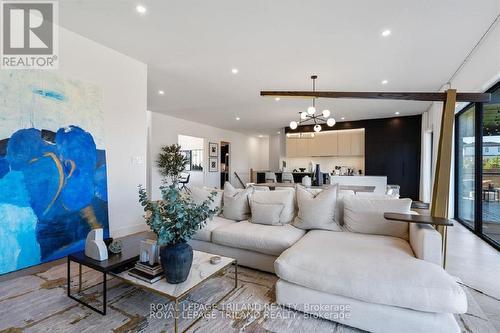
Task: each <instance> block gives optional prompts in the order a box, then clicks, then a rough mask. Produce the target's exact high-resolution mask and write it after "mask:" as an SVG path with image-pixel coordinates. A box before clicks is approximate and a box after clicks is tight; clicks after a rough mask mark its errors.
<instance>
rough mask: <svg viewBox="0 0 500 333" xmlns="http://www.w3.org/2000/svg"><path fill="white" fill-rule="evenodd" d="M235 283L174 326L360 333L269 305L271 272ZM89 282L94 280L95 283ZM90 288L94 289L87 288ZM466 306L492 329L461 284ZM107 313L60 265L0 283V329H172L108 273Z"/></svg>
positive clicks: (468, 318) (249, 273)
mask: <svg viewBox="0 0 500 333" xmlns="http://www.w3.org/2000/svg"><path fill="white" fill-rule="evenodd" d="M238 271H239V279H238V283H239V286H238V288H237V289H236V290H235V291H234V292H233V293H232V294H231V295H229V296H228V297H227V298H226V299H225V300H224V301H223V302H221V303H220V304H219V305H218V306H217V307H215V308H209V307H208V305H209V304H212V303H214V302H215V301H216V300H218V299H219V298H220V297H221V296H222V295H223V294H224V293H225V292H226V291H229V290H230V289H231V288H232V287H233V285H234V280H233V276H234V275H233V274H231V272H227V274H221V275H219V276H217V277H215V278H212V279H210V280H208V281H207V282H206V283H204V284H203V285H202V286H200V287H199V288H197V289H195V290H193V291H192V293H191V294H190V295H189V296H188V297H187V299H185V300H184V301H183V302H182V303H181V309H182V310H183V312H182V315H181V319H180V325H179V329H180V331H181V330H184V329H185V328H187V327H189V326H190V325H191V323H193V321H194V319H195V316H196V315H198V314H200V313H201V312H202V311H206V312H207V313H206V314H205V316H203V318H202V319H201V320H199V321H198V322H196V323H195V324H194V325H193V326H192V327H191V328H190V329H189V332H219V333H222V332H252V333H259V332H315V333H323V332H330V333H331V332H335V333H341V332H360V331H359V330H357V329H354V328H351V327H348V326H345V325H341V324H337V323H334V322H331V321H327V320H323V319H319V318H315V317H311V316H307V315H305V314H303V313H300V312H297V311H293V310H290V309H286V308H282V307H279V306H277V305H275V304H274V303H273V301H274V298H275V296H274V284H275V282H276V280H277V277H276V276H274V275H272V274H269V273H264V272H260V271H256V270H252V269H247V268H243V267H239V269H238ZM77 274H78V268H77V265H76V264H73V266H72V290H73V292H76V284H77V281H78V278H77V276H76V275H77ZM101 278H102V275H101V274H98V273H96V272H95V271H93V270H90V269H87V268H84V269H83V288H82V289H83V290H84V292H83V293H82V295H83V296H82V297H84V299H85V300H86V301H87V302H90V303H91V304H93V305H95V306H99V305H100V301H101V298H102V295H101V289H100V288H101V286H100V285H96V284H98V283H99V282H100V279H101ZM94 285H96V286H94ZM93 286H94V287H93ZM465 289H466V292H467V296H468V300H469V311H468V312H467V313H466V314H464V315H460V316H457V321H458V323H459V325H460V326H461V328H462V331H463V332H473V333H476V332H477V333H484V332H495V330H494V329H493V328H492V326H491V325H490V324H489V322H488V319H487V317H486V315H485V314H484V313H483V311H482V310H481V308H480V307H479V305H478V304H477V302H476V301H475V300H474V298H473V297H472V296H471V294H470V292H468V291H467V288H466V287H465ZM107 297H108V314H107V315H106V316H102V315H100V314H98V313H96V312H94V311H92V310H90V309H88V308H86V307H84V306H82V305H80V304H79V303H77V302H75V301H74V300H72V299H70V298H68V297H67V296H66V264H62V265H58V266H54V267H52V268H50V269H48V270H47V271H44V272H41V273H37V274H34V275H27V276H22V277H18V278H15V279H11V280H7V281H4V282H0V332H1V333H6V332H9V333H11V332H12V333H14V332H115V333H125V332H173V327H174V326H173V324H174V318H173V316H172V312H171V311H170V310H171V309H172V303H171V302H168V300H167V299H166V298H163V297H161V296H159V295H157V294H154V293H151V292H148V291H144V290H142V289H138V288H136V287H133V286H131V285H128V284H125V283H123V282H122V281H121V280H119V279H117V278H108V294H107Z"/></svg>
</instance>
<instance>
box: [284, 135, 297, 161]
mask: <svg viewBox="0 0 500 333" xmlns="http://www.w3.org/2000/svg"><path fill="white" fill-rule="evenodd" d="M299 141H300V139H293V138H286V157H298V155H297V144H298V142H299Z"/></svg>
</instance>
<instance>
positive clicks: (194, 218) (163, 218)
mask: <svg viewBox="0 0 500 333" xmlns="http://www.w3.org/2000/svg"><path fill="white" fill-rule="evenodd" d="M187 162H188V161H187V159H186V157H185V156H183V155H182V153H181V147H180V146H179V145H177V144H174V145H170V146H165V147H162V149H161V153H160V154H159V155H158V159H157V160H156V165H157V167H158V170H159V172H160V174H161V175H162V176H163V177H164V179H163V184H162V186H160V191H161V197H162V199H161V200H158V201H153V200H150V199H149V198H148V195H147V193H146V190H145V189H144V188H143V187H142V186H139V202H140V203H141V205H142V206H143V207H144V211H145V214H144V219H145V221H146V223H147V225H148V226H149V227H150V228H151V230H152V231H153V232H154V233H155V234H156V236H157V237H158V244H159V245H160V258H161V264H162V266H163V269H164V271H165V275H166V278H167V281H168V282H170V283H180V282H183V281H185V280H186V279H187V276H188V274H189V270H190V268H191V264H192V259H193V258H192V257H193V250H192V248H191V246H189V244H187V241H188V240H189V239H191V237H192V236H193V235H194V234H195V233H196V231H197V230H199V229H201V228H203V227H204V225H205V223H206V220H207V219H211V218H212V217H213V216H214V215H215V214H216V213H217V209H211V208H210V207H211V203H212V202H214V198H215V196H216V194H217V192H216V191H213V192H211V193H210V195H209V196H208V197H207V199H206V200H205V201H203V202H202V203H195V202H194V201H193V200H192V199H191V197H190V196H189V195H187V194H186V193H185V192H181V190H179V186H178V185H179V177H180V173H181V172H182V171H184V169H185V166H186V163H187Z"/></svg>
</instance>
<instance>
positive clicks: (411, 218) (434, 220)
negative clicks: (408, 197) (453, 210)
mask: <svg viewBox="0 0 500 333" xmlns="http://www.w3.org/2000/svg"><path fill="white" fill-rule="evenodd" d="M384 218H386V219H388V220H391V221H397V222H407V223H420V224H432V225H441V226H448V227H450V226H453V221H452V220H450V219H445V218H442V217H433V216H429V215H414V214H398V213H384Z"/></svg>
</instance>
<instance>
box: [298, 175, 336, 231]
mask: <svg viewBox="0 0 500 333" xmlns="http://www.w3.org/2000/svg"><path fill="white" fill-rule="evenodd" d="M337 190H338V185H337V184H335V185H332V186H329V187H328V188H326V189H325V190H323V191H320V192H319V193H318V194H316V195H315V194H313V193H311V192H310V191H309V190H307V189H305V188H304V187H302V186H297V190H296V193H297V204H298V206H299V211H298V213H297V217H296V218H295V220H294V222H293V225H294V226H296V227H297V228H300V229H305V230H310V229H325V230H333V231H340V227H339V225H338V224H337V223H336V221H335V207H336V204H337Z"/></svg>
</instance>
